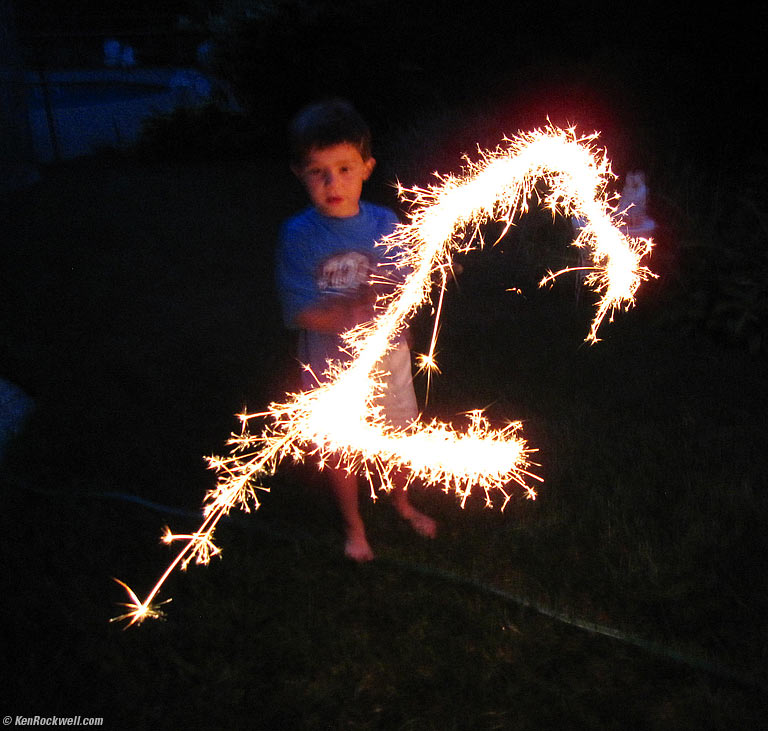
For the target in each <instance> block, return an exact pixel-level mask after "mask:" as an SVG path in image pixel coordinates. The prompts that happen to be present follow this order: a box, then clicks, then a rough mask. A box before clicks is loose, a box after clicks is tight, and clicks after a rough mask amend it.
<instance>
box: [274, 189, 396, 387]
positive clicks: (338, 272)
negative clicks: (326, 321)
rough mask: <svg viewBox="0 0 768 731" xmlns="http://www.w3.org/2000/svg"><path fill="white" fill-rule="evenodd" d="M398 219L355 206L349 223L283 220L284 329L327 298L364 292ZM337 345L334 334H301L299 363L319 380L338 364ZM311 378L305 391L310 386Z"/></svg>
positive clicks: (310, 217) (312, 215)
mask: <svg viewBox="0 0 768 731" xmlns="http://www.w3.org/2000/svg"><path fill="white" fill-rule="evenodd" d="M397 222H398V219H397V216H396V215H395V213H394V212H393V211H391V210H390V209H389V208H385V207H383V206H378V205H375V204H373V203H367V202H365V201H360V211H359V213H358V214H357V215H356V216H350V217H349V218H333V217H330V216H324V215H323V214H321V213H318V211H317V210H315V209H314V208H307V209H305V210H303V211H302V212H301V213H298V214H297V215H295V216H293V217H292V218H290V219H288V220H287V221H286V222H285V223H284V224H283V226H282V228H281V230H280V245H279V248H278V253H277V289H278V293H279V295H280V300H281V304H282V307H283V318H284V320H285V324H286V325H287V326H288V327H290V328H295V327H296V323H295V321H296V317H297V316H298V314H299V313H300V312H302V311H303V310H305V309H306V308H307V307H310V306H312V305H315V304H317V303H318V302H320V301H321V300H322V299H324V298H326V297H353V296H355V295H357V293H358V291H359V290H360V288H362V287H366V286H368V284H369V282H370V278H371V273H372V271H373V269H374V268H375V267H376V266H377V265H378V264H379V263H381V262H382V256H383V254H384V249H383V248H382V247H377V246H376V245H375V244H376V242H377V241H378V240H379V239H381V238H382V237H383V236H386V235H387V234H390V233H392V231H393V230H394V228H395V226H396V225H397ZM340 347H341V339H340V338H339V336H338V335H337V334H335V333H319V332H314V331H302V332H301V334H300V338H299V354H298V355H299V359H300V360H301V361H302V363H305V364H308V365H309V366H311V368H312V371H313V372H314V374H315V376H317V377H318V378H319V377H320V376H321V374H322V372H323V371H324V370H325V369H326V365H327V361H328V360H329V359H332V360H339V359H341V358H342V357H343V354H342V353H341V352H340V350H339V349H340ZM313 383H314V379H312V377H311V376H310V377H309V378H308V379H305V384H304V385H305V387H309V386H311V385H313Z"/></svg>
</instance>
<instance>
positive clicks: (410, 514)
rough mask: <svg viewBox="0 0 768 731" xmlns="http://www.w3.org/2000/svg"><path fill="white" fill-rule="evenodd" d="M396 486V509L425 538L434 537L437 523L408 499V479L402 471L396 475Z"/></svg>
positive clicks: (393, 495) (394, 492)
mask: <svg viewBox="0 0 768 731" xmlns="http://www.w3.org/2000/svg"><path fill="white" fill-rule="evenodd" d="M392 482H393V483H394V485H395V487H394V489H393V490H392V500H393V502H394V504H395V510H397V512H398V513H399V514H400V517H401V518H403V520H407V521H408V522H409V523H410V524H411V528H413V529H414V530H415V531H416V532H417V533H418V534H419V535H422V536H424V537H425V538H434V537H435V536H436V535H437V523H436V522H435V521H434V520H433V519H432V518H430V517H429V516H428V515H424V513H422V512H421V511H419V510H416V508H414V507H413V505H411V501H410V500H409V499H408V491H407V490H406V489H405V484H406V479H405V476H404V475H403V473H402V472H398V473H397V474H396V475H394V478H393V480H392Z"/></svg>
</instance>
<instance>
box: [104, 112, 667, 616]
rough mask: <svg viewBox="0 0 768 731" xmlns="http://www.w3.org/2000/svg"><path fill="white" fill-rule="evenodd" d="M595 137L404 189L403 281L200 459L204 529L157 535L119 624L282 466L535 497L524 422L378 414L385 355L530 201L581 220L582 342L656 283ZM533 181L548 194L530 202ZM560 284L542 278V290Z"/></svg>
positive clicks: (389, 246)
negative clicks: (161, 556) (219, 452)
mask: <svg viewBox="0 0 768 731" xmlns="http://www.w3.org/2000/svg"><path fill="white" fill-rule="evenodd" d="M596 137H597V134H596V133H595V134H592V135H588V136H582V137H579V136H578V135H577V134H576V132H575V130H574V129H568V130H562V129H558V128H555V127H547V128H546V129H544V130H535V131H533V132H529V133H526V134H522V135H519V136H518V137H515V138H513V139H507V140H505V141H504V143H503V144H502V145H501V146H499V147H498V148H497V149H496V150H494V151H486V152H481V153H480V158H479V160H478V161H476V162H470V161H467V168H466V170H465V174H464V175H463V176H461V177H454V176H446V177H438V181H439V184H437V185H434V186H432V187H429V188H427V189H423V188H414V189H410V190H405V189H403V188H401V189H400V191H399V193H400V196H401V198H402V199H403V200H406V201H408V202H409V203H410V213H409V218H410V222H409V223H408V224H401V225H399V226H398V227H397V228H396V229H395V231H394V232H393V233H392V234H390V235H389V236H387V237H385V238H383V239H382V240H380V241H379V242H378V243H379V245H381V246H383V247H385V248H386V251H387V253H388V255H389V256H390V257H391V259H392V260H393V261H394V270H395V272H396V275H397V276H399V277H400V278H401V279H402V283H401V284H400V285H399V286H397V287H395V288H394V291H391V292H389V293H388V294H385V295H380V296H379V297H378V300H377V303H376V309H375V313H376V314H375V316H374V317H373V319H372V320H371V321H370V322H366V323H363V324H361V325H359V326H357V327H355V328H353V329H352V330H350V331H348V332H346V333H345V334H344V336H343V338H344V342H345V347H346V348H347V349H348V351H349V354H350V355H351V359H350V360H349V361H347V362H345V363H339V362H333V363H329V365H328V371H327V373H326V374H325V375H326V379H325V380H326V382H325V383H323V384H322V385H318V387H317V388H315V389H314V390H311V391H304V392H300V393H295V394H290V395H288V397H287V400H286V401H284V402H283V403H274V404H271V405H270V407H269V409H268V410H267V411H266V412H264V413H260V414H242V415H240V417H239V418H240V421H241V427H242V429H241V433H240V434H239V435H234V434H233V435H232V437H231V439H230V440H229V441H228V445H229V447H230V448H231V452H230V455H229V456H228V457H224V458H221V457H211V458H209V465H210V467H211V468H212V469H214V470H215V471H216V472H217V474H218V479H217V483H216V486H215V487H214V488H213V489H212V490H211V491H210V492H209V493H208V494H207V495H206V497H205V502H204V521H203V523H202V525H201V526H200V528H199V529H198V530H197V531H196V532H195V533H193V534H189V535H183V536H181V535H174V534H172V533H171V532H170V531H167V532H166V535H165V536H164V538H163V540H164V541H165V542H167V543H170V542H172V541H175V540H181V541H184V546H183V547H182V549H181V550H180V551H179V553H178V554H177V556H176V558H175V559H174V560H173V561H172V562H171V564H170V565H169V566H168V568H167V569H166V571H165V572H164V573H163V574H162V576H161V577H160V580H159V581H158V582H157V583H156V584H155V586H154V587H153V588H152V590H151V591H150V593H149V595H148V596H147V598H146V599H144V600H143V601H140V600H139V599H138V598H137V597H136V595H135V594H134V592H133V591H131V590H130V589H129V588H128V587H127V586H126V585H125V584H123V583H122V582H118V583H120V584H121V585H122V586H123V587H124V588H125V589H126V590H127V591H128V594H129V598H130V602H129V603H126V604H125V605H124V606H126V607H127V608H128V609H129V611H128V612H127V613H125V614H123V615H121V616H120V617H116V618H115V619H118V620H120V619H125V620H128V626H130V625H132V624H134V623H137V622H141V621H142V620H144V619H146V618H147V617H156V616H158V615H159V614H160V611H159V610H158V609H157V603H156V602H155V597H156V596H157V594H158V592H159V590H160V588H161V586H162V585H163V584H164V582H165V581H166V579H167V578H168V576H169V575H170V574H171V573H172V572H173V571H174V570H175V569H176V568H177V567H180V568H182V569H184V568H186V567H187V566H188V565H189V563H190V561H192V560H194V561H196V562H197V563H203V564H205V563H208V561H209V560H210V558H211V556H213V555H216V554H217V553H218V549H217V548H216V547H215V546H214V544H213V541H212V537H213V533H214V530H215V528H216V526H217V524H218V522H219V520H221V518H222V517H224V516H225V515H227V514H228V513H229V511H230V510H231V509H232V508H233V507H240V508H242V509H243V510H245V511H247V512H248V511H250V509H251V506H253V507H254V508H258V507H259V501H258V496H257V491H258V490H267V489H268V488H267V487H265V486H264V485H263V484H261V483H262V482H263V480H264V478H265V477H268V476H269V475H272V474H274V472H275V470H276V469H277V467H278V465H279V464H280V463H281V462H282V461H283V460H285V459H286V458H288V459H291V460H294V461H303V460H305V459H307V458H308V457H313V458H314V459H316V460H317V462H318V464H319V466H320V467H321V468H322V467H324V466H325V465H326V464H329V463H331V464H334V465H335V466H338V467H341V468H343V469H345V470H347V471H348V472H350V473H352V472H360V473H362V474H363V475H365V476H366V477H367V478H368V480H369V483H370V484H371V496H372V498H373V499H376V493H375V488H374V485H375V482H376V480H375V479H374V478H378V480H379V481H380V482H381V484H382V487H383V488H384V489H386V490H389V489H391V488H392V487H393V482H392V480H393V476H394V475H395V474H396V473H401V474H404V475H406V479H407V484H410V483H411V482H413V481H414V480H419V481H421V482H423V483H425V484H428V485H439V486H441V487H442V489H443V490H444V491H445V492H449V491H451V490H453V491H455V493H456V494H457V495H458V497H459V499H460V502H461V505H462V507H463V506H464V504H465V502H466V500H467V498H468V497H469V495H470V493H471V491H472V489H473V487H475V486H477V487H478V488H479V489H482V490H483V491H484V494H485V500H486V504H487V505H489V506H490V505H491V504H492V499H491V495H492V492H493V491H497V492H498V493H500V495H501V496H502V497H503V505H502V509H503V506H504V505H506V503H507V501H508V500H509V498H510V493H509V492H508V488H509V485H510V484H511V483H517V484H518V485H519V486H520V487H522V488H523V490H524V491H525V492H526V494H527V496H528V497H530V498H534V497H535V492H534V490H533V488H532V487H531V486H530V485H529V481H530V480H531V479H534V480H536V479H540V478H538V477H537V476H536V475H534V474H532V473H531V472H530V471H529V467H530V462H529V460H528V456H529V455H530V453H531V451H532V450H531V449H529V448H528V447H527V445H526V443H525V441H524V440H523V439H522V438H521V437H520V430H521V424H520V422H512V423H508V424H506V425H505V426H503V427H501V428H494V427H492V426H491V424H490V423H489V421H488V419H487V418H486V417H485V416H484V415H483V413H482V411H480V410H477V411H472V412H470V413H469V414H468V418H469V424H468V427H467V429H466V431H463V432H460V431H458V430H456V429H454V427H453V426H452V425H450V424H446V423H443V422H440V421H437V420H432V421H430V422H428V423H414V424H411V425H409V426H407V427H405V428H395V427H392V426H389V425H388V424H386V422H385V419H384V416H383V414H382V406H381V404H380V400H381V397H382V393H383V386H382V376H383V373H382V358H383V357H384V356H385V355H386V354H387V352H388V351H389V350H390V349H391V347H392V345H393V343H394V342H395V341H396V338H397V335H398V334H399V333H400V332H401V331H402V330H403V329H404V328H405V327H406V325H407V322H408V320H409V318H410V317H411V315H413V313H414V312H415V311H416V310H417V309H418V308H419V307H420V306H422V305H423V304H424V303H425V302H427V301H429V298H430V290H431V289H432V284H433V279H434V278H435V277H438V278H440V280H441V281H442V286H441V299H440V303H442V289H444V287H445V282H446V278H447V273H448V272H450V271H451V266H452V265H451V257H452V254H453V253H454V252H465V251H469V250H470V249H471V248H473V247H480V246H482V245H483V243H484V242H483V239H482V234H481V232H480V225H481V224H482V223H483V222H484V221H486V220H489V219H495V220H498V221H502V222H505V223H506V228H505V229H504V231H505V232H506V230H508V228H509V227H510V226H511V225H512V222H513V220H514V219H515V218H516V217H517V216H519V215H522V214H524V213H525V212H526V211H527V210H528V206H529V201H530V199H531V197H532V195H533V193H534V192H536V193H537V196H538V197H539V198H540V200H541V202H542V203H543V205H545V206H546V207H548V208H549V209H551V211H552V213H553V215H554V214H555V212H557V211H559V212H560V213H562V214H563V215H565V216H568V217H573V218H574V219H577V220H578V221H579V222H580V228H579V232H578V235H577V237H576V239H575V241H574V242H573V244H574V245H575V246H577V247H581V248H583V249H585V250H587V251H588V252H589V258H590V260H591V267H590V268H589V271H588V274H587V276H586V277H585V278H584V282H585V284H586V285H587V286H590V287H591V288H592V289H593V290H595V291H596V292H597V293H598V294H600V295H601V298H600V300H599V302H598V305H597V311H596V313H595V316H594V319H593V321H592V325H591V328H590V331H589V333H588V335H587V340H589V341H591V342H595V341H596V340H597V330H598V328H599V326H600V324H601V322H602V321H603V320H604V318H605V316H606V315H608V314H609V313H610V314H611V315H612V313H613V311H614V310H617V309H620V308H622V307H628V306H630V305H631V304H632V303H633V302H634V296H635V293H636V291H637V289H638V287H639V286H640V284H641V283H642V282H643V281H644V280H645V279H647V278H648V277H650V276H653V275H652V273H651V272H650V270H648V269H647V268H646V267H645V266H643V265H642V263H641V262H642V261H643V259H644V258H645V257H646V255H648V254H649V253H650V251H651V248H652V242H651V241H650V240H649V239H642V238H631V237H628V236H627V235H626V234H625V233H623V231H622V222H621V218H620V217H619V216H618V215H617V214H616V208H615V206H614V205H613V204H612V203H611V200H610V199H609V196H608V194H607V188H608V184H609V182H610V180H611V179H612V178H613V173H612V172H611V170H610V163H609V161H608V159H607V157H606V156H605V154H604V153H603V152H601V151H598V150H596V149H595V147H594V141H595V139H596ZM540 181H541V182H543V183H544V185H545V186H546V189H547V190H548V191H549V192H548V193H546V194H541V193H540V192H539V189H538V187H536V186H537V184H538V183H539V182H540ZM542 196H543V197H542ZM457 234H462V235H461V236H457ZM502 236H503V234H502ZM564 271H567V270H564ZM561 273H563V272H557V273H554V274H552V273H550V274H549V275H548V276H547V277H546V278H545V279H544V280H543V281H542V284H543V283H544V282H547V281H550V280H551V279H553V278H554V277H556V276H558V275H559V274H561ZM438 309H439V306H438ZM436 334H437V323H436V326H435V330H434V334H433V339H432V343H431V345H430V351H429V353H428V354H426V355H424V356H422V358H421V359H420V365H421V366H422V367H423V368H428V369H429V370H435V369H436V365H435V361H434V348H435V338H436ZM252 420H258V421H259V423H261V424H262V426H261V428H260V430H258V431H252V430H251V429H250V424H251V421H252Z"/></svg>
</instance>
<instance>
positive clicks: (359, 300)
mask: <svg viewBox="0 0 768 731" xmlns="http://www.w3.org/2000/svg"><path fill="white" fill-rule="evenodd" d="M373 302H374V297H373V296H372V292H364V293H362V294H360V295H358V296H357V297H343V296H342V297H324V298H323V299H322V300H320V301H319V302H316V303H315V304H312V305H309V306H308V307H305V308H304V309H303V310H301V312H299V314H298V315H296V317H295V318H294V322H295V324H296V325H297V326H298V327H300V328H302V329H304V330H314V331H315V332H325V333H339V332H343V331H344V330H349V329H351V328H353V327H355V326H356V325H359V324H360V323H362V322H366V321H368V320H370V319H371V318H372V317H373Z"/></svg>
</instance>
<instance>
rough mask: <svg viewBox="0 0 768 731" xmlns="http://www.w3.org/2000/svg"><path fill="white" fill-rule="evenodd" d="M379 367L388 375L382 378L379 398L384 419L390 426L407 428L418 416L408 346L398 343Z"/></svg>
mask: <svg viewBox="0 0 768 731" xmlns="http://www.w3.org/2000/svg"><path fill="white" fill-rule="evenodd" d="M380 366H381V369H382V370H383V371H384V372H385V373H388V374H389V375H387V376H385V378H384V386H385V389H384V393H383V394H382V395H381V396H380V397H379V404H380V405H381V407H382V411H383V414H384V418H385V420H386V422H387V423H388V424H389V425H390V426H394V427H401V428H402V427H405V426H408V424H410V423H411V422H412V421H415V420H416V419H417V418H418V416H419V407H418V404H417V403H416V393H415V392H414V390H413V372H412V370H411V350H410V348H409V347H408V345H407V344H406V343H405V342H400V343H398V344H397V345H396V346H395V347H394V348H393V349H392V350H390V351H389V352H388V353H387V354H386V355H385V356H384V357H383V358H382V359H381V363H380Z"/></svg>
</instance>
